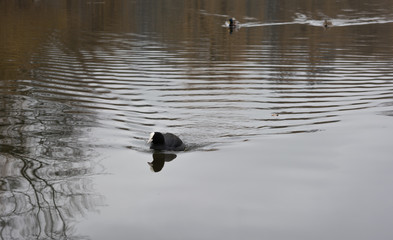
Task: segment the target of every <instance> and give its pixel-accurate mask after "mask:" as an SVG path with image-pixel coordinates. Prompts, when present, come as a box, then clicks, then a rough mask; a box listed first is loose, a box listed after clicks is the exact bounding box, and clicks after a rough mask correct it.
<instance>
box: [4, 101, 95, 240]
mask: <svg viewBox="0 0 393 240" xmlns="http://www.w3.org/2000/svg"><path fill="white" fill-rule="evenodd" d="M1 102H2V105H1V106H0V112H1V120H2V124H1V126H0V139H1V144H0V150H1V151H0V166H1V172H0V199H1V200H0V201H1V203H2V204H1V206H0V222H1V225H0V226H1V231H0V236H1V238H2V239H30V238H32V237H34V238H37V239H45V238H51V239H68V238H73V237H76V236H75V232H74V225H75V223H76V222H77V219H78V218H79V217H81V216H83V215H85V214H86V213H87V212H89V211H96V209H97V207H98V206H100V205H102V204H103V199H102V197H101V196H100V195H99V194H98V193H95V192H94V190H93V184H92V181H91V179H90V178H89V176H91V175H94V174H97V173H98V172H97V170H98V169H99V168H98V165H97V163H96V162H95V161H93V160H92V159H91V157H92V156H93V152H92V149H91V148H90V147H89V146H88V145H86V144H85V143H84V142H83V141H80V140H79V139H80V138H79V134H80V133H81V132H79V133H78V127H77V126H78V122H79V121H78V120H77V119H78V117H76V116H73V115H72V114H71V115H70V114H65V113H64V111H63V110H64V107H61V104H59V103H56V102H52V101H37V100H36V99H34V98H31V97H30V96H29V95H28V94H26V95H24V96H17V95H14V96H12V95H11V96H9V95H6V96H4V95H3V96H2V101H1Z"/></svg>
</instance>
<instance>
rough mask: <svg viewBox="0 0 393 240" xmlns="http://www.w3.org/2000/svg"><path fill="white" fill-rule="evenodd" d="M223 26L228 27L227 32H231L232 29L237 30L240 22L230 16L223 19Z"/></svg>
mask: <svg viewBox="0 0 393 240" xmlns="http://www.w3.org/2000/svg"><path fill="white" fill-rule="evenodd" d="M225 26H226V27H227V28H228V29H229V32H230V33H232V32H233V30H234V29H235V30H237V29H239V28H240V23H239V21H237V20H236V18H234V17H231V18H230V19H228V20H226V21H225Z"/></svg>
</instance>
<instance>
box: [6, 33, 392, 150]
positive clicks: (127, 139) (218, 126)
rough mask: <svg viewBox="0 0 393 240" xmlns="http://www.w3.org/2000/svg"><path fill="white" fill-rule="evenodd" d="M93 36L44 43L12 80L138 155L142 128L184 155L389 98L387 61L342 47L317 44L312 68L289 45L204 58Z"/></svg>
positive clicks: (137, 38) (320, 124)
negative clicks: (176, 144) (175, 139)
mask: <svg viewBox="0 0 393 240" xmlns="http://www.w3.org/2000/svg"><path fill="white" fill-rule="evenodd" d="M84 37H85V38H86V39H88V40H89V37H93V36H89V35H86V36H84ZM94 37H95V38H96V36H94ZM88 40H87V41H88ZM95 40H96V41H98V43H100V44H97V45H99V46H105V48H94V47H90V48H89V47H86V48H84V49H80V50H78V51H76V52H73V51H66V50H65V48H64V47H63V46H62V44H61V43H60V42H52V43H51V44H48V45H46V46H45V47H44V48H42V49H41V50H40V51H39V52H38V53H37V54H36V56H34V57H33V59H32V62H33V63H32V64H34V65H35V66H37V67H36V68H35V69H34V70H33V71H31V73H30V74H31V77H32V80H29V81H27V80H26V81H20V83H19V84H20V85H24V86H25V87H26V89H28V91H29V92H30V93H31V96H32V98H34V99H36V100H37V101H38V102H45V101H50V102H57V103H58V104H60V105H61V106H62V107H61V108H62V109H63V110H62V112H63V113H64V114H69V115H72V116H79V117H80V116H82V117H81V119H85V122H84V123H79V122H78V124H82V125H88V126H90V127H92V128H95V129H96V132H98V133H99V134H98V135H97V136H95V138H96V139H97V143H101V144H106V145H111V146H126V147H130V148H133V149H136V150H138V151H144V150H146V149H147V146H146V143H145V140H146V138H147V136H148V133H149V132H150V131H170V132H174V133H176V134H179V135H180V136H181V137H183V138H184V139H185V141H186V142H187V143H188V146H189V149H205V150H209V149H214V148H215V146H216V145H217V144H222V143H225V142H232V141H243V140H247V139H249V138H250V137H252V136H260V135H266V134H287V133H301V132H314V131H320V130H324V129H326V128H327V127H328V125H332V124H335V123H338V122H340V121H341V119H342V117H341V116H342V115H343V114H345V113H347V112H351V111H359V110H363V109H370V108H373V107H376V106H381V105H383V104H386V102H389V101H390V99H391V98H392V97H393V94H392V92H393V91H392V90H393V84H392V80H391V79H393V71H392V69H391V60H389V59H388V58H384V57H383V56H374V57H373V58H365V57H363V56H362V55H360V53H357V52H351V55H347V54H338V52H339V51H345V52H347V51H350V49H349V50H335V51H336V55H335V56H334V57H331V56H330V55H329V54H330V52H329V51H332V49H328V46H321V50H320V53H319V54H321V56H320V58H321V60H320V61H319V62H316V63H315V64H314V65H311V64H310V62H308V61H303V60H302V59H307V58H308V57H309V56H310V55H309V54H310V53H309V51H308V49H307V48H305V47H303V46H298V45H292V46H291V48H289V49H285V50H284V49H279V48H277V46H273V45H269V44H261V45H249V46H246V47H245V48H244V50H243V51H239V52H235V53H234V54H236V55H237V58H236V59H235V60H229V61H227V60H214V61H208V60H207V59H206V56H207V55H209V54H211V53H209V52H207V50H205V49H201V48H195V47H189V46H190V44H187V43H184V44H183V45H180V46H170V45H166V44H163V43H161V42H160V41H158V40H154V39H148V38H147V37H146V36H143V35H135V34H125V35H115V34H102V35H101V36H100V37H99V38H98V39H95ZM103 43H105V44H103ZM218 54H228V53H227V52H222V53H218ZM294 59H296V60H294ZM3 90H4V89H3ZM43 114H44V115H45V114H50V112H49V111H47V112H46V113H43ZM53 124H56V123H53Z"/></svg>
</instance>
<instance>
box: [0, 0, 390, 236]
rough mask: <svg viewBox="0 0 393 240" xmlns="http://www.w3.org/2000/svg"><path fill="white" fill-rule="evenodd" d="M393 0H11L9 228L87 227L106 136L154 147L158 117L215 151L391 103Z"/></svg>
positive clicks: (5, 46) (6, 91) (3, 85)
mask: <svg viewBox="0 0 393 240" xmlns="http://www.w3.org/2000/svg"><path fill="white" fill-rule="evenodd" d="M391 4H392V1H391V0H384V1H381V2H380V3H367V2H365V1H357V2H354V1H345V0H343V1H338V2H336V4H331V3H330V1H326V2H319V3H318V4H316V3H315V1H269V0H265V1H257V0H255V1H246V2H245V1H240V0H234V1H218V0H215V1H210V0H209V1H208V0H204V1H150V0H144V1H111V0H107V1H106V0H105V1H101V0H100V1H88V2H84V1H72V0H71V1H44V0H43V1H0V9H3V10H4V11H2V14H0V22H1V23H5V24H2V27H1V29H0V40H1V43H2V44H0V93H1V94H0V201H1V203H2V204H1V206H0V228H1V230H0V236H1V237H3V238H4V239H10V238H11V239H12V238H13V239H23V238H25V239H26V238H27V239H28V238H55V239H56V238H71V237H75V238H77V237H78V236H76V235H75V232H74V225H75V222H76V221H77V219H78V216H81V215H85V214H86V213H87V212H90V211H96V210H97V209H98V208H99V206H100V205H101V204H102V197H101V196H100V194H99V193H96V192H95V191H94V189H93V187H92V185H93V184H92V180H91V176H93V175H96V174H100V173H102V172H104V170H102V169H101V167H100V165H99V164H98V163H97V161H96V158H99V156H97V154H96V152H95V150H96V149H97V148H104V149H108V148H110V149H116V148H123V147H126V146H130V148H131V149H132V150H133V151H134V150H135V151H139V152H149V150H148V147H146V144H145V136H146V134H147V133H148V132H151V131H152V129H154V130H155V129H157V130H162V129H170V130H171V131H174V132H178V133H180V134H181V135H182V136H184V138H185V139H184V140H185V142H188V143H192V144H193V146H192V149H193V150H198V151H200V150H206V151H209V150H214V149H218V147H217V146H220V145H221V144H226V143H232V142H238V141H245V140H248V139H250V138H252V137H253V136H264V135H276V134H296V133H308V132H316V131H324V130H326V129H329V127H332V126H336V125H338V124H340V123H341V122H342V121H343V119H344V116H345V115H349V114H351V113H359V112H362V113H363V112H367V113H368V112H371V113H370V114H374V112H377V113H379V114H383V115H385V116H392V111H391V106H392V100H391V99H392V97H393V95H392V89H393V82H392V79H393V71H392V67H391V66H392V52H391V51H387V50H389V49H391V44H392V40H393V34H392V28H391V24H392V22H393V14H392V13H391V9H388V8H386V6H390V5H391ZM173 13H176V14H173ZM230 16H236V18H237V19H238V20H240V22H241V27H242V28H241V29H240V30H239V31H237V32H236V33H235V31H233V30H234V29H229V33H234V34H228V29H227V28H223V26H222V23H223V22H224V21H225V19H228V18H229V17H230ZM324 19H330V21H331V22H332V26H333V27H332V28H331V30H332V31H323V25H324V22H323V21H324ZM152 157H153V161H152V162H150V163H149V165H150V166H151V167H152V169H153V171H155V172H159V171H161V170H162V169H163V167H164V165H165V163H166V162H169V161H172V160H173V159H175V158H176V155H175V154H170V153H153V155H152Z"/></svg>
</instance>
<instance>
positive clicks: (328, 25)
mask: <svg viewBox="0 0 393 240" xmlns="http://www.w3.org/2000/svg"><path fill="white" fill-rule="evenodd" d="M332 25H333V24H332V22H331V21H328V20H325V21H324V22H323V27H324V28H325V29H327V28H329V27H331V26H332Z"/></svg>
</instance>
